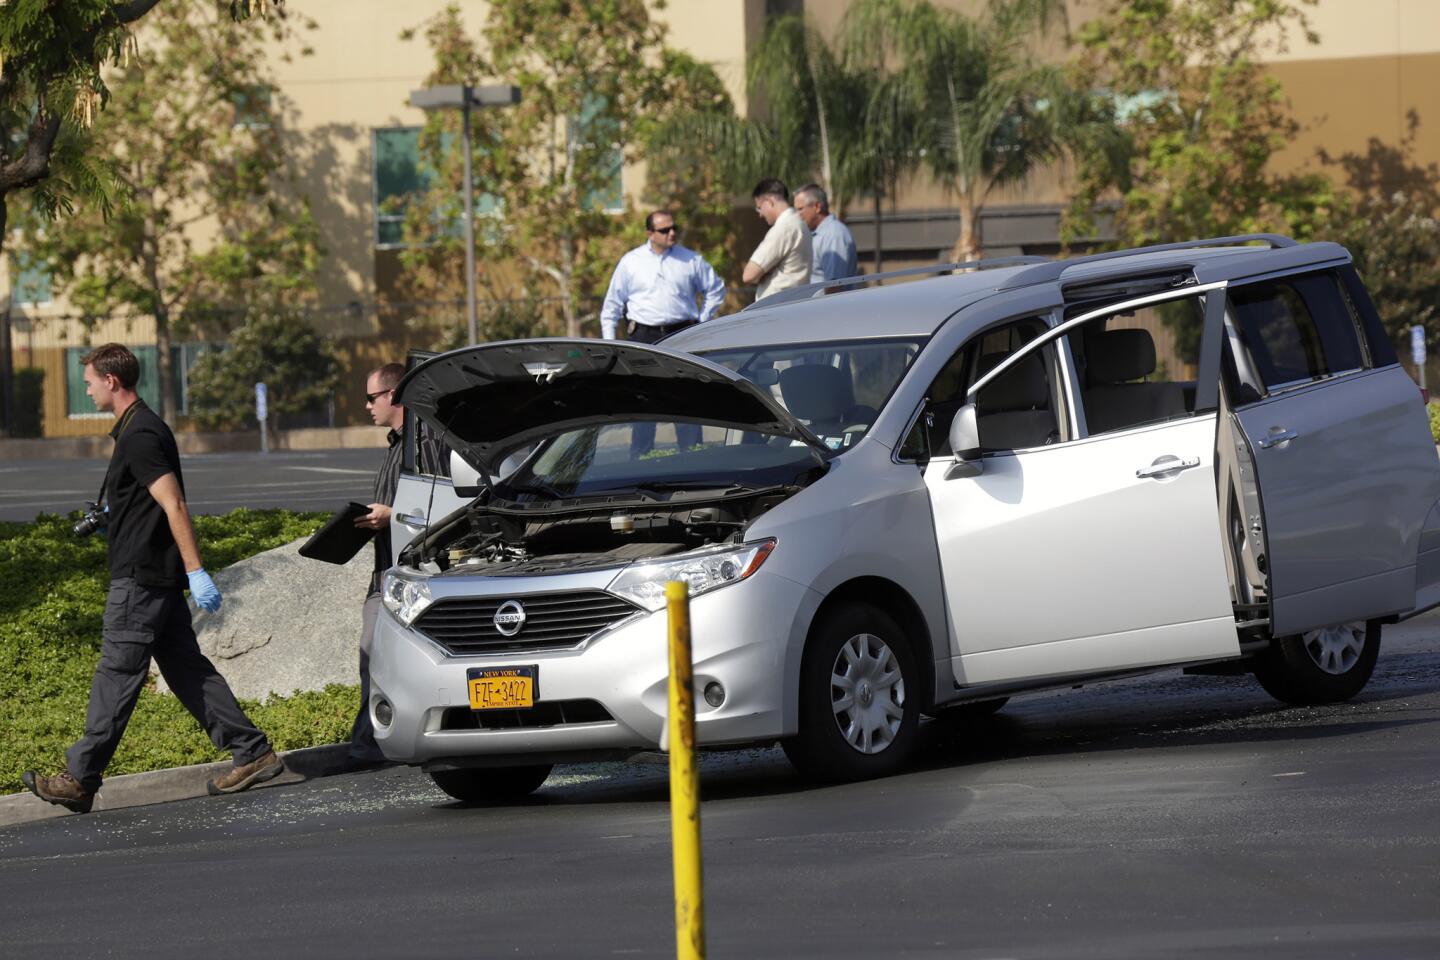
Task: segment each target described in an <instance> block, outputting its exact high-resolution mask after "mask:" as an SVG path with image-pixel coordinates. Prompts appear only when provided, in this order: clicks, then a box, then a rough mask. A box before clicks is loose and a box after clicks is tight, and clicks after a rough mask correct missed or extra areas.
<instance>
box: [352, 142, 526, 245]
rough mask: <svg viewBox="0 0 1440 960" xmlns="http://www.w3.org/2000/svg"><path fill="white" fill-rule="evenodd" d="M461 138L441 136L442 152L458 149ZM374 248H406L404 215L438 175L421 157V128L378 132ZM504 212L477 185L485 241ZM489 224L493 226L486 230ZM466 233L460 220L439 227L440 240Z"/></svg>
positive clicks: (477, 211)
mask: <svg viewBox="0 0 1440 960" xmlns="http://www.w3.org/2000/svg"><path fill="white" fill-rule="evenodd" d="M457 139H458V138H456V137H453V136H451V135H450V134H449V133H445V134H442V136H441V138H440V148H441V150H443V151H444V152H445V153H446V154H449V153H450V151H451V150H452V149H458V145H457V144H456V143H455V141H456V140H457ZM374 157H375V245H376V246H377V247H382V248H394V247H403V246H405V211H406V208H407V207H408V206H409V205H410V201H411V199H412V198H413V197H415V196H417V195H419V194H421V193H424V192H425V191H427V190H429V189H430V187H431V185H432V184H433V183H434V182H435V172H434V170H432V169H431V168H430V167H429V165H427V164H426V163H424V161H423V160H422V158H421V156H420V128H419V127H388V128H383V129H379V130H376V131H375V152H374ZM500 210H501V203H500V200H499V198H498V197H496V196H495V195H494V194H492V193H488V192H486V191H485V190H482V189H480V185H479V184H476V185H475V219H476V221H477V223H476V230H477V231H478V232H479V233H480V235H481V236H482V237H483V236H485V235H486V233H485V231H486V230H493V229H494V227H493V224H494V223H496V222H498V221H497V218H498V215H499V213H500ZM487 223H490V224H492V226H488V227H487V225H486V224H487ZM463 229H464V227H463V226H462V224H461V222H460V218H459V217H458V216H456V217H454V218H453V219H447V220H445V222H443V223H437V224H436V233H437V234H438V235H440V236H450V237H458V236H460V234H461V231H462V230H463Z"/></svg>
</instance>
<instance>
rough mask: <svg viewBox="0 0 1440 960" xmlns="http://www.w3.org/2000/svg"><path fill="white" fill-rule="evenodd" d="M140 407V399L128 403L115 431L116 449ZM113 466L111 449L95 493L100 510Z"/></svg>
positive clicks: (113, 454)
mask: <svg viewBox="0 0 1440 960" xmlns="http://www.w3.org/2000/svg"><path fill="white" fill-rule="evenodd" d="M139 407H140V401H138V400H137V401H135V402H134V403H132V404H130V409H129V410H126V411H125V415H124V416H122V417H121V418H120V429H119V430H118V431H116V433H115V446H116V449H118V448H119V446H120V438H121V437H123V436H124V435H125V428H126V427H128V426H130V421H131V420H133V419H135V411H136V410H138V409H139ZM114 466H115V453H114V451H111V453H110V462H109V463H108V464H106V465H105V476H104V478H103V479H102V480H101V481H100V492H99V493H97V494H95V505H96V506H97V507H99V508H100V509H101V510H104V509H105V488H106V487H108V486H110V470H111V469H112V468H113V467H114Z"/></svg>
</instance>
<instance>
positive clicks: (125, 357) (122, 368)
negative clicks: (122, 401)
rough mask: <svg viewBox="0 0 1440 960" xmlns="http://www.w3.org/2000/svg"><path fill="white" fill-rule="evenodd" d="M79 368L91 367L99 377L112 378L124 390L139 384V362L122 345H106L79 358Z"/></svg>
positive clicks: (132, 388)
mask: <svg viewBox="0 0 1440 960" xmlns="http://www.w3.org/2000/svg"><path fill="white" fill-rule="evenodd" d="M80 366H82V367H89V366H93V367H94V368H95V372H96V373H98V374H100V375H101V376H113V377H114V378H115V379H116V380H119V381H120V386H122V387H124V388H125V389H126V390H134V389H135V384H137V383H139V382H140V361H139V360H136V359H135V354H133V353H131V352H130V349H129V348H128V347H126V346H125V345H124V344H122V343H106V344H102V345H101V346H98V347H96V348H95V349H94V350H91V351H90V352H89V353H87V354H85V356H83V357H81V358H80Z"/></svg>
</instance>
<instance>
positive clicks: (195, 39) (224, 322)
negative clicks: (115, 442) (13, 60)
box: [25, 2, 320, 422]
mask: <svg viewBox="0 0 1440 960" xmlns="http://www.w3.org/2000/svg"><path fill="white" fill-rule="evenodd" d="M226 19H227V18H226V14H225V8H224V5H222V4H218V3H214V2H212V3H208V4H207V3H189V4H178V3H172V4H167V5H165V6H162V7H160V8H159V9H157V10H155V11H154V12H153V13H152V14H151V15H150V16H149V17H148V18H147V20H146V30H145V34H144V39H145V49H143V50H141V49H139V48H138V47H137V48H136V49H135V50H133V51H132V53H131V55H130V57H129V58H128V61H127V62H126V63H125V64H123V65H121V66H120V67H118V68H115V69H113V70H112V72H111V78H110V85H109V101H110V107H109V109H108V110H107V111H106V112H105V113H104V114H103V115H101V116H99V117H97V118H95V119H94V125H93V127H92V128H91V129H90V130H89V131H88V132H86V133H85V134H84V135H83V139H84V143H85V149H86V153H87V154H88V155H101V156H106V157H110V158H111V167H112V170H113V172H114V174H115V176H116V177H117V178H118V179H119V181H120V182H121V183H122V184H123V185H124V189H125V193H126V202H125V203H124V204H122V205H119V206H114V207H111V208H107V207H106V206H105V205H103V204H93V203H92V204H82V205H81V206H79V207H77V208H76V209H75V210H74V211H73V215H72V216H71V217H70V218H69V219H68V221H67V222H66V223H65V225H64V227H63V229H47V224H46V220H47V218H46V217H45V216H43V215H42V216H36V217H31V218H29V220H28V223H27V228H28V229H27V235H26V238H25V244H26V247H27V252H29V253H30V254H31V255H32V256H34V257H38V258H39V259H42V260H43V261H45V262H46V264H47V266H48V267H49V270H50V273H51V278H52V281H53V282H54V283H55V284H56V286H57V288H58V289H59V290H61V291H63V293H64V294H65V295H66V296H67V297H68V298H69V300H70V301H71V302H72V303H74V304H75V305H76V306H77V307H78V308H79V309H80V310H81V311H83V313H84V315H85V316H86V317H98V316H104V315H110V314H113V313H116V312H130V313H133V314H138V315H143V316H151V317H154V320H155V330H156V335H155V342H156V347H157V352H158V369H159V380H160V382H159V395H160V397H161V415H162V416H163V417H165V418H166V419H167V420H171V421H172V422H173V418H174V414H175V411H174V410H173V404H174V401H173V397H174V395H175V391H174V378H175V372H174V368H173V360H172V355H171V345H172V342H173V339H174V337H175V335H176V334H177V333H179V334H185V333H191V332H194V333H197V334H199V335H201V336H204V337H208V338H211V339H218V338H219V337H221V336H223V335H224V334H225V333H226V332H227V330H228V329H229V328H230V327H231V326H233V325H234V324H236V323H239V322H242V321H243V320H244V318H245V316H246V313H247V312H248V311H250V310H255V309H267V310H276V309H287V308H290V307H293V306H294V305H296V304H298V303H302V302H305V301H307V300H308V299H310V298H311V297H312V296H313V292H314V281H315V275H316V271H317V269H318V265H319V256H320V251H319V235H318V230H317V228H316V225H315V222H314V220H313V218H311V216H310V212H309V208H308V204H307V203H305V202H304V201H303V200H300V199H297V198H295V197H294V195H293V192H291V191H290V186H291V184H290V183H289V182H288V181H289V177H288V175H287V173H286V169H285V164H286V154H285V151H284V147H283V145H282V140H281V125H282V112H283V109H282V108H283V104H282V102H281V101H280V99H279V95H278V92H276V91H275V90H274V84H273V83H271V82H270V78H269V76H268V74H267V73H266V72H265V70H264V66H263V64H264V62H265V59H264V56H263V50H262V40H263V38H262V36H261V35H260V34H257V33H254V32H246V33H240V34H237V33H236V32H235V31H234V30H232V29H230V28H229V26H228V24H227V23H226ZM271 30H272V33H273V34H274V35H275V36H276V37H277V38H280V39H284V38H286V37H287V36H288V34H289V28H288V24H287V22H286V20H285V18H280V17H277V18H273V19H272V22H271Z"/></svg>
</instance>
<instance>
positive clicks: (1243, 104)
mask: <svg viewBox="0 0 1440 960" xmlns="http://www.w3.org/2000/svg"><path fill="white" fill-rule="evenodd" d="M1314 2H1315V0H1293V2H1292V0H1183V2H1181V0H1124V2H1119V0H1112V2H1110V3H1109V5H1108V6H1107V7H1106V8H1105V9H1104V10H1103V12H1102V13H1101V14H1100V15H1099V16H1097V17H1095V18H1094V19H1093V20H1090V21H1088V22H1087V23H1086V24H1085V25H1084V27H1083V28H1082V29H1081V30H1080V32H1079V41H1080V44H1081V46H1082V48H1083V50H1084V53H1083V56H1082V57H1081V59H1080V60H1079V62H1078V64H1077V66H1076V69H1075V70H1074V73H1073V78H1074V81H1073V82H1074V84H1075V85H1076V86H1077V87H1078V88H1080V89H1082V90H1087V91H1097V92H1103V93H1104V94H1105V95H1107V96H1108V97H1109V98H1110V99H1111V100H1112V102H1113V103H1114V105H1115V109H1116V112H1117V116H1118V118H1119V119H1120V120H1121V122H1122V125H1123V129H1124V131H1125V133H1126V134H1127V136H1128V139H1129V141H1130V145H1131V150H1132V154H1131V157H1130V159H1129V160H1128V162H1126V163H1124V164H1120V165H1116V164H1115V163H1114V162H1113V158H1109V157H1104V158H1095V157H1093V156H1087V155H1085V154H1080V155H1079V160H1080V163H1079V167H1078V175H1077V181H1078V190H1077V192H1076V196H1075V202H1074V204H1073V206H1072V209H1071V211H1070V216H1069V219H1068V223H1067V227H1066V231H1067V234H1068V235H1070V236H1074V235H1077V234H1091V235H1093V233H1094V223H1095V215H1096V210H1097V205H1098V203H1099V202H1100V201H1101V200H1102V199H1104V198H1105V197H1107V196H1111V195H1112V193H1111V191H1118V195H1119V209H1118V210H1117V212H1116V215H1115V233H1116V239H1117V242H1118V243H1120V244H1122V245H1126V246H1131V245H1138V244H1145V243H1156V242H1165V241H1176V240H1188V239H1192V238H1194V237H1205V236H1218V235H1231V234H1241V233H1252V232H1264V231H1281V232H1288V233H1291V234H1293V235H1296V236H1299V237H1302V238H1306V237H1309V236H1312V235H1314V234H1315V232H1316V231H1317V229H1320V228H1321V227H1322V226H1323V225H1324V224H1325V223H1326V222H1327V220H1328V218H1329V215H1330V213H1331V211H1332V207H1333V205H1334V203H1335V194H1334V190H1333V188H1332V185H1331V183H1330V181H1329V180H1328V178H1326V177H1324V176H1323V175H1321V174H1319V173H1303V172H1302V173H1280V172H1276V171H1275V170H1274V169H1273V167H1272V164H1271V160H1272V158H1273V157H1274V155H1275V153H1276V152H1277V151H1278V150H1280V149H1281V148H1282V147H1284V146H1286V145H1287V144H1288V143H1290V142H1291V141H1292V140H1293V139H1294V137H1295V135H1296V134H1297V133H1298V132H1299V129H1300V127H1299V124H1298V123H1297V122H1296V121H1295V119H1294V118H1293V117H1292V116H1291V114H1290V111H1289V109H1288V104H1287V102H1286V100H1285V97H1284V93H1283V91H1282V90H1281V87H1280V84H1279V82H1278V81H1276V80H1275V79H1274V78H1273V77H1271V76H1270V75H1269V74H1267V73H1266V72H1265V69H1264V66H1263V64H1262V62H1261V61H1262V59H1263V58H1264V57H1265V56H1266V55H1268V54H1273V53H1276V52H1279V51H1283V50H1284V49H1286V45H1287V43H1288V38H1289V36H1290V34H1291V33H1292V32H1293V31H1296V30H1299V31H1300V32H1302V33H1303V34H1304V36H1305V38H1306V39H1307V40H1308V41H1309V42H1312V43H1313V42H1316V40H1317V38H1316V37H1315V35H1314V34H1313V32H1311V31H1310V29H1309V23H1308V21H1307V20H1306V18H1305V16H1304V12H1303V10H1302V9H1301V6H1300V5H1303V4H1313V3H1314Z"/></svg>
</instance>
